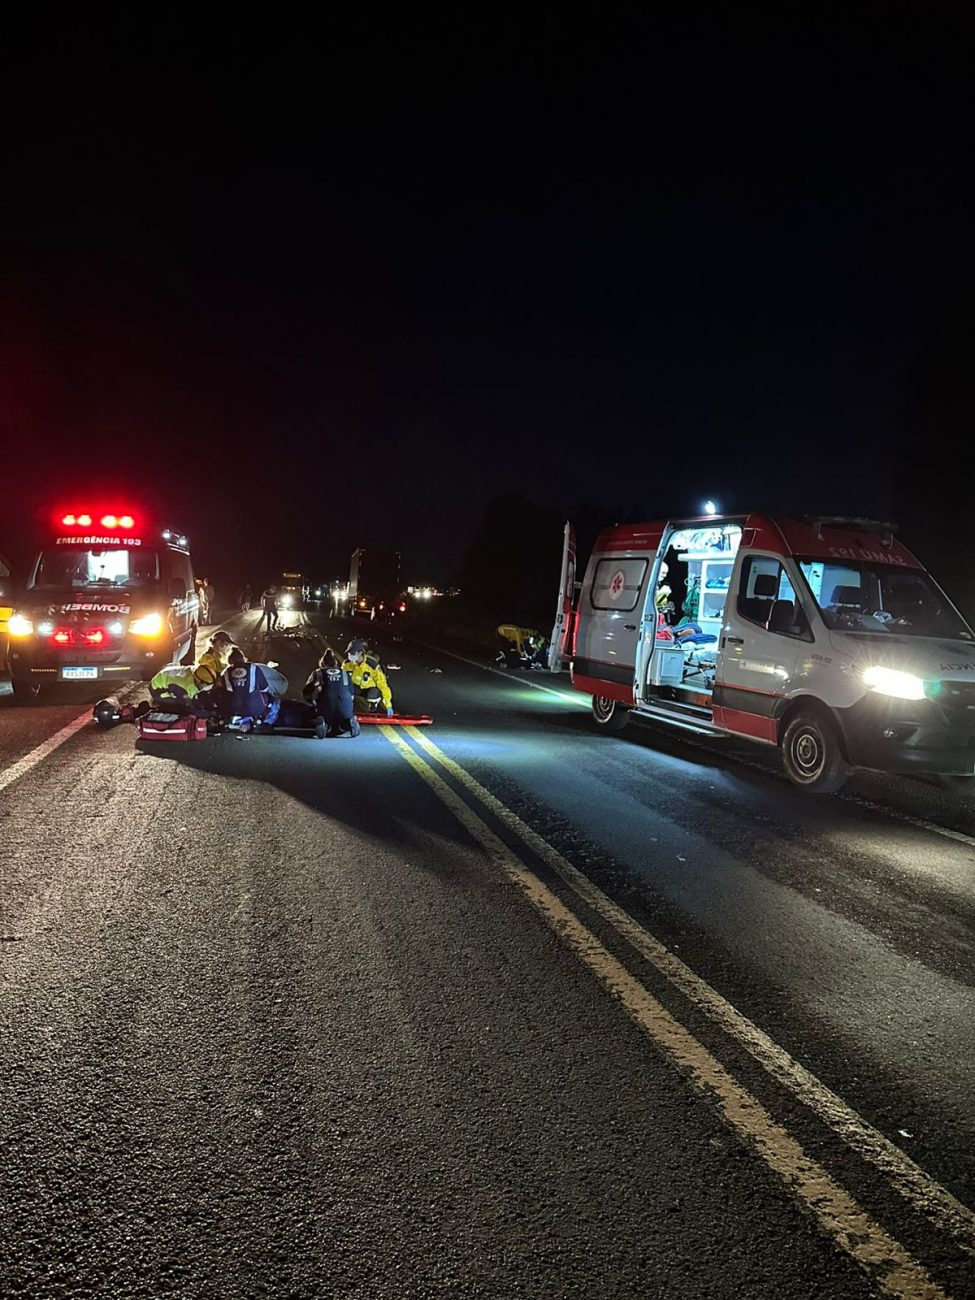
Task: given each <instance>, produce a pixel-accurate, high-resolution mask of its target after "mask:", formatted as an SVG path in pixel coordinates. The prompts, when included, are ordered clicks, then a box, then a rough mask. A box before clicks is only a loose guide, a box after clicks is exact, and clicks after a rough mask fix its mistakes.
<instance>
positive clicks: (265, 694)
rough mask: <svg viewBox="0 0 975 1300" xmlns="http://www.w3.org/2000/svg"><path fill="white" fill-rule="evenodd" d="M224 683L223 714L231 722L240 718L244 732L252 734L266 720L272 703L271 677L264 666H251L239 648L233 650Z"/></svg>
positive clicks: (221, 703) (222, 680)
mask: <svg viewBox="0 0 975 1300" xmlns="http://www.w3.org/2000/svg"><path fill="white" fill-rule="evenodd" d="M220 682H221V685H222V688H223V690H222V696H221V700H220V710H221V713H222V714H223V717H224V719H225V720H226V721H227V722H232V721H233V720H234V719H235V718H239V719H240V728H241V730H242V731H249V730H250V729H251V727H253V726H254V725H255V724H256V723H258V722H262V721H263V720H264V718H265V716H266V715H267V712H268V709H269V707H270V703H271V698H270V693H269V689H268V680H267V677H266V675H265V673H264V669H263V668H262V667H261V665H260V664H252V663H249V662H248V660H247V657H246V655H245V654H244V652H243V650H241V649H240V648H239V647H238V646H234V648H233V649H232V650H231V652H230V662H229V663H228V665H227V667H226V668H225V669H224V671H223V673H222V674H221V677H220Z"/></svg>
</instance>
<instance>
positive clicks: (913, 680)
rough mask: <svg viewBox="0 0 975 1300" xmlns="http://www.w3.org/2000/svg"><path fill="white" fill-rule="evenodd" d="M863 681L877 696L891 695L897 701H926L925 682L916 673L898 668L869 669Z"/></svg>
mask: <svg viewBox="0 0 975 1300" xmlns="http://www.w3.org/2000/svg"><path fill="white" fill-rule="evenodd" d="M863 680H864V684H865V685H866V686H867V687H868V688H869V689H870V690H871V691H873V692H874V693H875V694H877V695H890V696H891V697H892V698H893V699H895V700H923V699H924V695H925V691H924V681H923V679H922V678H920V677H916V676H915V675H914V673H904V672H901V671H900V670H899V669H897V668H880V667H876V668H868V669H867V670H866V671H865V672H864V674H863Z"/></svg>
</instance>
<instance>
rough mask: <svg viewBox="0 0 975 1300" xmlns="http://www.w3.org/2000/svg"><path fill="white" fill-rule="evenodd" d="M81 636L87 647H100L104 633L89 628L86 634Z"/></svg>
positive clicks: (97, 629) (100, 630)
mask: <svg viewBox="0 0 975 1300" xmlns="http://www.w3.org/2000/svg"><path fill="white" fill-rule="evenodd" d="M82 636H83V637H84V639H85V640H86V641H87V642H88V644H89V645H101V644H102V643H103V642H104V640H105V633H104V632H103V631H102V629H101V628H100V627H93V628H89V630H88V631H87V632H83V633H82Z"/></svg>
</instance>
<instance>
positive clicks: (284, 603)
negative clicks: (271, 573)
mask: <svg viewBox="0 0 975 1300" xmlns="http://www.w3.org/2000/svg"><path fill="white" fill-rule="evenodd" d="M281 608H282V609H290V608H291V597H290V596H282V597H281Z"/></svg>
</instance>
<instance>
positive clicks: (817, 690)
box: [549, 514, 975, 793]
mask: <svg viewBox="0 0 975 1300" xmlns="http://www.w3.org/2000/svg"><path fill="white" fill-rule="evenodd" d="M565 660H568V662H569V665H570V671H571V680H572V684H573V686H574V687H575V689H576V690H578V691H582V692H584V693H585V694H587V695H590V696H591V697H592V716H593V720H594V722H595V724H596V726H597V727H598V728H600V729H601V730H602V731H607V732H615V731H619V730H620V729H621V728H622V727H623V726H624V725H625V724H626V722H627V721H628V719H630V718H631V717H643V718H648V719H651V720H653V721H654V722H659V723H666V724H667V725H669V726H671V727H675V728H678V729H680V730H683V731H686V732H692V733H695V734H698V735H733V736H739V737H742V738H745V739H748V740H751V741H755V742H757V743H760V744H763V745H767V746H768V745H774V746H776V747H777V748H778V749H779V750H780V751H781V755H782V762H783V765H784V767H785V771H786V774H787V775H788V777H789V779H790V780H791V781H792V782H793V783H794V784H795V785H797V786H799V787H800V788H801V789H803V790H807V791H809V792H811V793H829V792H831V791H835V790H838V789H839V788H840V787H841V786H842V785H843V783H844V781H845V780H846V778H847V776H848V774H849V773H850V771H851V770H852V769H853V768H858V767H860V768H872V769H875V770H879V771H884V772H897V773H933V774H937V775H939V776H941V777H943V778H944V779H945V783H946V784H955V783H957V785H958V786H959V787H960V788H962V789H965V790H975V785H973V784H972V782H971V778H972V775H973V773H975V634H973V632H972V629H971V628H970V627H969V626H968V624H967V623H966V622H965V620H964V618H962V616H961V614H960V613H959V612H958V610H957V609H956V608H955V607H954V606H953V605H952V603H951V601H950V600H949V599H948V597H947V596H946V595H945V593H944V592H943V591H942V590H941V589H940V587H938V585H937V583H936V582H935V581H934V580H933V578H932V577H931V576H930V575H929V574H928V573H927V572H926V571H925V569H924V566H923V565H922V564H921V563H920V561H919V560H917V559H916V558H915V557H914V556H913V555H912V554H911V553H910V551H908V550H907V548H906V547H905V546H904V545H903V544H902V543H901V542H899V541H898V540H897V538H896V537H895V535H894V529H893V527H892V526H891V525H888V524H884V523H878V522H874V521H871V520H866V519H848V518H833V517H806V518H782V517H773V516H769V515H759V514H750V515H717V514H715V515H706V516H703V517H699V518H692V519H677V520H670V521H660V522H651V523H644V524H627V525H616V526H614V527H612V528H607V529H605V530H604V531H603V532H602V533H601V534H600V536H599V538H598V539H597V541H596V544H595V547H594V549H593V553H592V556H591V557H590V560H589V563H588V566H587V568H586V571H585V576H584V578H583V580H582V582H581V583H577V582H576V553H575V537H574V534H573V531H572V528H571V525H568V524H567V525H566V529H565V547H564V551H563V558H562V580H561V587H560V591H559V602H558V610H557V616H556V623H555V627H554V630H553V634H552V650H551V656H550V661H549V662H550V667H552V668H553V669H556V670H557V669H558V668H559V667H561V666H562V663H563V661H565Z"/></svg>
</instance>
